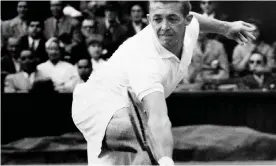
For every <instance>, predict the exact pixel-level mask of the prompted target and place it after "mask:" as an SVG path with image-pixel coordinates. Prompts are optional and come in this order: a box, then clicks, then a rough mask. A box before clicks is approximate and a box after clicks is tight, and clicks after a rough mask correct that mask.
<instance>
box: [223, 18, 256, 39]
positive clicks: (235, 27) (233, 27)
mask: <svg viewBox="0 0 276 166" xmlns="http://www.w3.org/2000/svg"><path fill="white" fill-rule="evenodd" d="M255 29H256V27H255V26H254V25H252V24H249V23H246V22H243V21H235V22H228V28H227V31H226V32H225V34H224V35H225V36H226V37H227V38H229V39H232V40H235V41H236V42H238V43H239V44H244V43H247V42H249V41H252V40H255V39H256V38H255V36H254V35H253V31H254V30H255Z"/></svg>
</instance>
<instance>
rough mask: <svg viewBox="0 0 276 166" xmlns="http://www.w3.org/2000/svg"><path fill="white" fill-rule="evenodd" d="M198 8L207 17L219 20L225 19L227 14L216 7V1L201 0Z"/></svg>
mask: <svg viewBox="0 0 276 166" xmlns="http://www.w3.org/2000/svg"><path fill="white" fill-rule="evenodd" d="M200 9H201V13H202V14H203V15H205V16H207V17H211V18H215V19H219V20H226V18H227V16H226V15H225V14H223V13H221V12H219V11H218V10H217V9H218V1H209V0H202V1H200Z"/></svg>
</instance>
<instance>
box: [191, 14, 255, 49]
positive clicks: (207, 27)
mask: <svg viewBox="0 0 276 166" xmlns="http://www.w3.org/2000/svg"><path fill="white" fill-rule="evenodd" d="M191 14H192V15H193V16H194V17H195V18H196V19H197V20H198V22H199V26H200V31H203V32H206V33H217V34H221V35H224V36H225V37H227V38H229V39H232V40H235V41H236V42H238V43H239V44H243V43H247V42H248V41H250V40H255V37H254V35H253V33H252V32H253V31H254V30H255V26H254V25H252V24H249V23H246V22H244V21H234V22H227V21H221V20H217V19H214V18H209V17H206V16H203V15H202V14H199V13H195V12H191Z"/></svg>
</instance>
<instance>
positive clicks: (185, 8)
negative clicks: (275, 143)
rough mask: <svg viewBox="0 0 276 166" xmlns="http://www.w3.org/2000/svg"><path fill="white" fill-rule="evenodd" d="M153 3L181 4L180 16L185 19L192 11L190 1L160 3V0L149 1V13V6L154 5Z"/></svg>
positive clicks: (178, 0)
mask: <svg viewBox="0 0 276 166" xmlns="http://www.w3.org/2000/svg"><path fill="white" fill-rule="evenodd" d="M155 2H161V3H181V6H182V8H181V11H182V14H183V16H184V17H186V16H187V15H188V14H189V13H190V11H191V10H192V5H191V3H190V1H188V0H177V1H160V0H149V5H148V8H149V11H150V6H151V4H152V3H155Z"/></svg>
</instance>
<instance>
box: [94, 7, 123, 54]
mask: <svg viewBox="0 0 276 166" xmlns="http://www.w3.org/2000/svg"><path fill="white" fill-rule="evenodd" d="M117 10H118V8H116V6H115V5H114V4H113V3H107V5H106V6H105V12H104V15H105V17H104V18H103V19H99V33H100V34H101V35H102V36H103V38H104V40H103V45H104V46H105V47H106V49H107V50H108V54H107V55H106V56H107V58H109V57H111V56H112V54H113V53H114V52H115V50H116V49H117V48H118V47H119V45H120V44H122V43H123V42H124V41H125V40H126V32H127V28H126V27H125V26H123V25H121V24H120V22H119V20H118V11H117Z"/></svg>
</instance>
